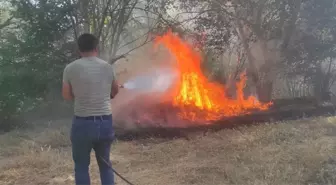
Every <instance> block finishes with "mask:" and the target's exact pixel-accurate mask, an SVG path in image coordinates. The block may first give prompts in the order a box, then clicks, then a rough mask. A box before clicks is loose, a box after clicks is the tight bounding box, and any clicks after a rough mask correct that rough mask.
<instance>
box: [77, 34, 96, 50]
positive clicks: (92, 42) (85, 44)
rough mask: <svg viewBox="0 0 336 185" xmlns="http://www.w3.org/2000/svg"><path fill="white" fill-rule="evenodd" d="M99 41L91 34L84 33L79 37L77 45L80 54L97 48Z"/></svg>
mask: <svg viewBox="0 0 336 185" xmlns="http://www.w3.org/2000/svg"><path fill="white" fill-rule="evenodd" d="M98 43H99V41H98V39H97V37H95V36H94V35H92V34H90V33H84V34H82V35H81V36H79V37H78V40H77V44H78V49H79V51H80V52H90V51H93V50H95V49H96V48H97V46H98Z"/></svg>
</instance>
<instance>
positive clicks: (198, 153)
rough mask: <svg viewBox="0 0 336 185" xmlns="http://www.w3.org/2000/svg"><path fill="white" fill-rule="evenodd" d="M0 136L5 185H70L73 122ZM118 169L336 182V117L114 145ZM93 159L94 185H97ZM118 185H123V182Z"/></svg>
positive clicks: (144, 174) (138, 177)
mask: <svg viewBox="0 0 336 185" xmlns="http://www.w3.org/2000/svg"><path fill="white" fill-rule="evenodd" d="M43 125H45V126H43V127H42V126H39V129H31V130H25V131H23V130H22V131H13V132H10V133H7V134H4V135H0V184H1V185H21V184H25V185H69V184H73V180H74V178H73V166H72V165H73V164H72V159H71V151H70V142H69V139H68V138H69V137H68V132H69V131H68V126H67V125H70V123H69V121H54V122H48V123H43ZM111 155H112V162H113V166H114V167H115V169H116V170H117V171H119V172H120V173H122V174H124V175H125V177H127V178H128V179H129V180H130V181H132V182H133V183H134V184H136V185H159V184H160V185H192V184H195V185H226V184H227V185H231V184H232V185H300V184H311V185H327V184H336V118H334V117H328V118H315V119H306V120H299V121H292V122H284V123H277V124H266V125H258V126H250V127H241V128H237V129H234V130H231V129H230V130H222V131H220V132H215V133H208V134H207V135H205V136H204V135H202V136H192V137H191V138H190V139H189V140H186V139H174V140H162V139H160V140H158V139H154V138H153V139H147V140H141V141H132V142H121V141H117V142H115V144H114V145H113V149H112V150H111ZM94 159H95V158H94V155H93V154H92V158H91V161H92V165H91V166H92V167H91V175H92V182H93V183H92V184H97V185H98V184H100V181H99V178H98V175H99V174H98V168H97V165H96V163H95V160H94ZM116 179H117V184H119V185H122V184H125V183H124V182H122V181H121V180H120V179H119V178H116Z"/></svg>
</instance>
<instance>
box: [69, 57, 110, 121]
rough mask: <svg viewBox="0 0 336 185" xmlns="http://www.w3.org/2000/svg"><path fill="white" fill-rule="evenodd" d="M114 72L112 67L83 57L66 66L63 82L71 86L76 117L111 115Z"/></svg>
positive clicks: (97, 60) (92, 58) (94, 58)
mask: <svg viewBox="0 0 336 185" xmlns="http://www.w3.org/2000/svg"><path fill="white" fill-rule="evenodd" d="M113 79H114V72H113V68H112V65H110V64H108V63H107V62H105V61H104V60H101V59H99V58H97V57H83V58H81V59H79V60H76V61H73V62H71V63H70V64H68V65H67V66H66V67H65V69H64V73H63V82H67V83H69V84H70V85H71V87H72V91H73V94H74V101H75V102H74V109H75V110H74V113H75V115H76V116H82V117H85V116H102V115H109V114H111V105H110V94H111V87H112V81H113Z"/></svg>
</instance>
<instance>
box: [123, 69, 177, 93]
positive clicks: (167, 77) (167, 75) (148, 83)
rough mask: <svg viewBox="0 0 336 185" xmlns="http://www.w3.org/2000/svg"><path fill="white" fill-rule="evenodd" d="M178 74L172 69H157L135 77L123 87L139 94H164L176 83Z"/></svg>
mask: <svg viewBox="0 0 336 185" xmlns="http://www.w3.org/2000/svg"><path fill="white" fill-rule="evenodd" d="M176 78H177V72H176V71H174V70H173V69H171V68H156V69H154V70H153V71H150V72H149V73H147V74H143V75H139V76H136V77H133V78H132V79H130V80H128V81H127V82H125V83H124V84H123V85H124V87H125V89H129V90H135V91H137V92H138V93H155V92H157V93H164V92H166V91H167V90H168V89H169V88H170V87H171V86H172V85H173V83H174V82H175V80H176Z"/></svg>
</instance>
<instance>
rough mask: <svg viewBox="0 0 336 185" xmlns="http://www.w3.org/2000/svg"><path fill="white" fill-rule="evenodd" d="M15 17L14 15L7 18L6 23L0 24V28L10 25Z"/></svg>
mask: <svg viewBox="0 0 336 185" xmlns="http://www.w3.org/2000/svg"><path fill="white" fill-rule="evenodd" d="M13 19H14V17H10V18H9V19H7V20H6V21H5V22H4V23H2V24H0V30H1V29H3V28H5V27H7V26H9V25H10V24H11V22H12V20H13Z"/></svg>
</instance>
